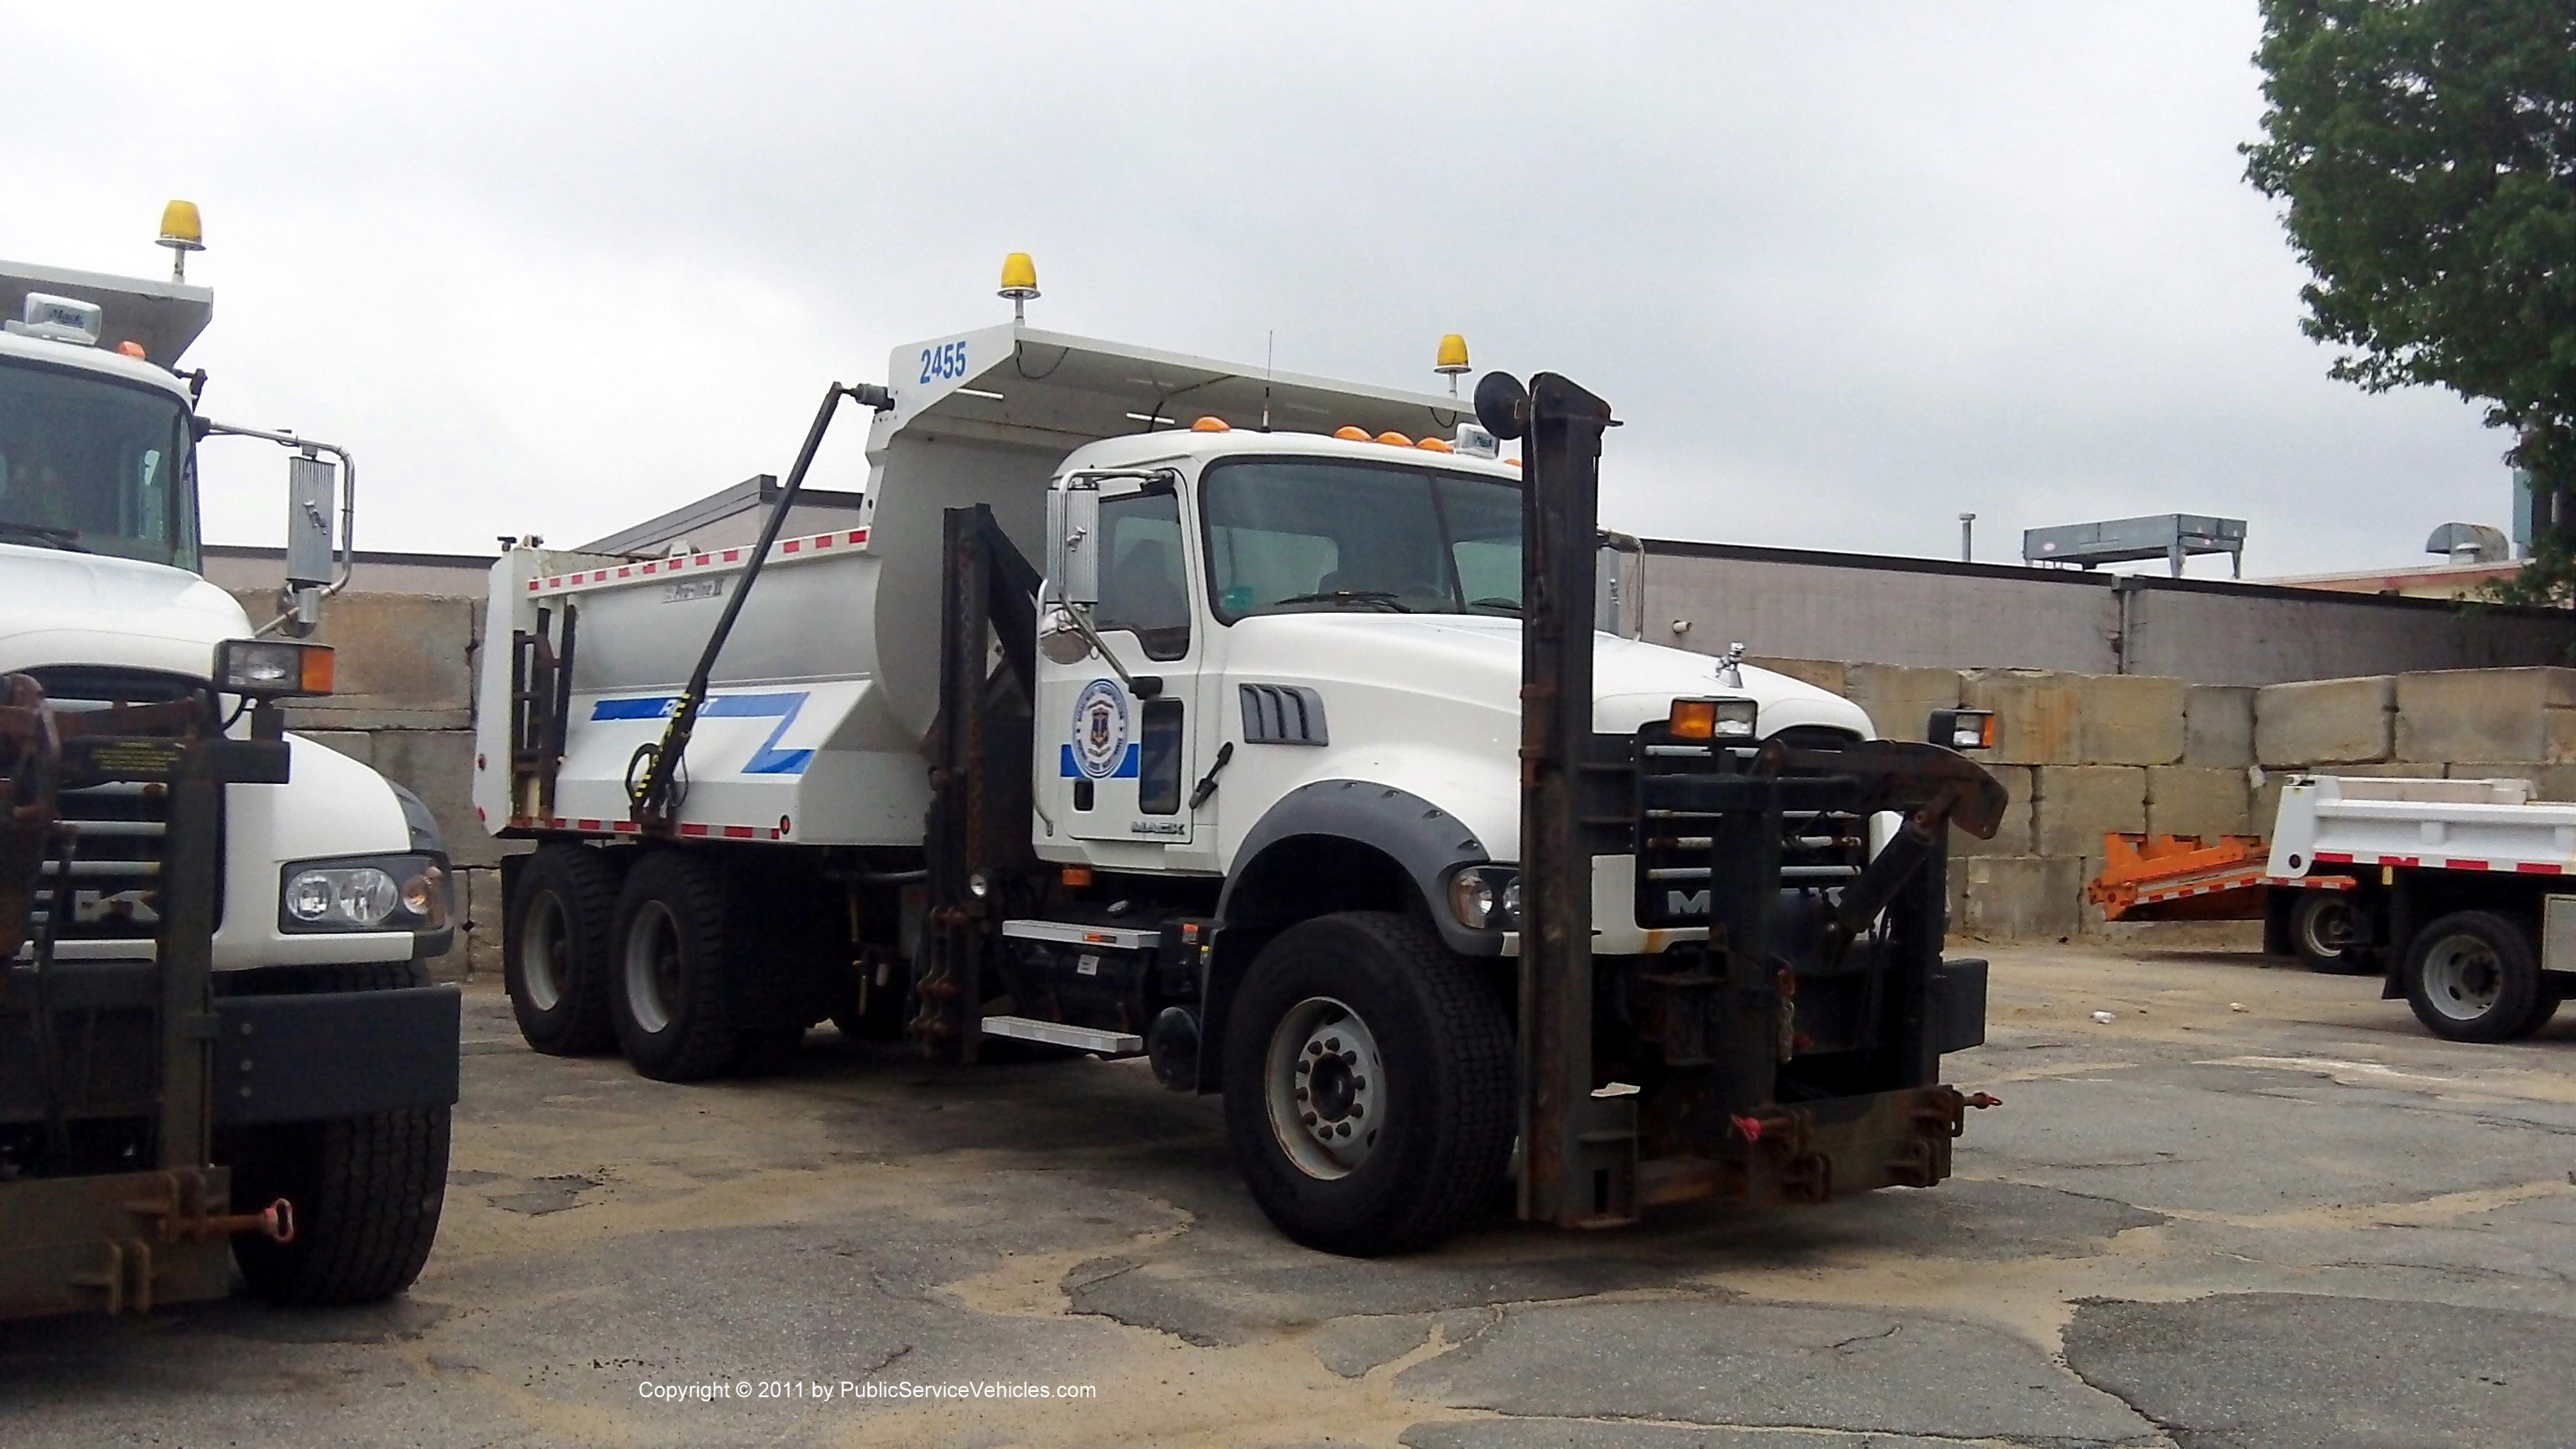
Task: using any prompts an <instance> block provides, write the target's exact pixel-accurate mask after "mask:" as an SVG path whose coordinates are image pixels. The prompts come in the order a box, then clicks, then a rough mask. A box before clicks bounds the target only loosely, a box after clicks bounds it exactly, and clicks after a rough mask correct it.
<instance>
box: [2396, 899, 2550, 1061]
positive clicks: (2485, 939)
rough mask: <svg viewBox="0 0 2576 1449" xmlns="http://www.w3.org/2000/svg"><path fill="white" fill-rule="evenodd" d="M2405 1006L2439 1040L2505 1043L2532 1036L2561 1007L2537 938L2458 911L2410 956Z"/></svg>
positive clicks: (2500, 919)
mask: <svg viewBox="0 0 2576 1449" xmlns="http://www.w3.org/2000/svg"><path fill="white" fill-rule="evenodd" d="M2406 1004H2407V1005H2409V1006H2411V1007H2413V1008H2414V1009H2415V1019H2416V1020H2417V1021H2420V1022H2422V1023H2424V1026H2425V1029H2426V1030H2428V1031H2431V1032H2432V1033H2433V1034H2434V1035H2436V1036H2440V1037H2445V1038H2447V1039H2449V1040H2451V1041H2472V1042H2499V1041H2511V1040H2513V1039H2515V1038H2516V1037H2522V1036H2528V1035H2530V1034H2531V1033H2532V1032H2534V1031H2537V1030H2539V1029H2540V1027H2541V1024H2542V1023H2544V1022H2546V1021H2547V1020H2548V1019H2549V1016H2550V1014H2551V1013H2552V1012H2554V1011H2556V1010H2557V1008H2558V993H2557V992H2556V991H2555V990H2554V989H2552V987H2551V985H2550V983H2548V982H2547V981H2545V980H2543V979H2542V977H2541V974H2540V961H2539V958H2538V956H2537V954H2536V953H2535V952H2534V951H2533V949H2532V942H2531V935H2530V933H2529V932H2528V931H2526V930H2524V929H2523V927H2522V925H2521V923H2520V922H2518V921H2515V920H2514V919H2513V918H2511V917H2509V916H2502V915H2498V914H2496V913H2495V912H2493V911H2454V912H2452V913H2451V914H2449V915H2447V916H2443V917H2440V918H2439V919H2437V920H2435V921H2434V922H2433V923H2432V924H2430V925H2428V926H2426V927H2425V928H2424V929H2423V930H2421V931H2419V932H2417V933H2416V935H2415V940H2414V943H2413V944H2412V945H2410V946H2408V947H2407V950H2406Z"/></svg>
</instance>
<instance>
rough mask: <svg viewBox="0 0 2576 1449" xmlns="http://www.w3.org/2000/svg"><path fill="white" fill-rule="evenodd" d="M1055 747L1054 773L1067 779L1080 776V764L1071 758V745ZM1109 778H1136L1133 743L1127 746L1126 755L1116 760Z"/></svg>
mask: <svg viewBox="0 0 2576 1449" xmlns="http://www.w3.org/2000/svg"><path fill="white" fill-rule="evenodd" d="M1056 749H1057V750H1058V751H1059V753H1058V754H1057V756H1056V773H1058V774H1060V775H1062V776H1064V778H1066V779H1068V780H1071V779H1074V778H1076V777H1078V776H1080V775H1081V774H1082V766H1081V764H1080V763H1078V762H1077V761H1076V760H1075V759H1074V758H1073V746H1071V745H1058V746H1056ZM1109 778H1110V779H1113V780H1133V779H1135V778H1136V747H1135V746H1134V745H1129V746H1128V747H1127V757H1126V758H1125V759H1122V760H1120V761H1119V762H1118V768H1117V769H1115V770H1112V771H1110V772H1109Z"/></svg>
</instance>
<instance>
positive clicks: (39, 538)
mask: <svg viewBox="0 0 2576 1449" xmlns="http://www.w3.org/2000/svg"><path fill="white" fill-rule="evenodd" d="M0 538H26V539H33V540H35V541H36V542H38V543H45V544H51V545H53V546H54V547H55V548H59V549H64V550H66V551H68V552H71V553H88V552H89V551H90V550H88V549H85V548H83V547H81V546H80V544H79V543H78V542H77V540H78V539H79V538H80V530H79V529H77V528H49V527H47V526H45V525H44V524H41V523H20V522H19V521H17V520H16V519H14V518H0Z"/></svg>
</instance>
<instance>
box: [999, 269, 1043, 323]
mask: <svg viewBox="0 0 2576 1449" xmlns="http://www.w3.org/2000/svg"><path fill="white" fill-rule="evenodd" d="M1037 294H1038V264H1037V263H1036V262H1034V261H1031V260H1029V254H1028V253H1027V252H1013V253H1011V254H1010V255H1009V256H1007V257H1004V258H1002V290H1001V292H1000V293H999V294H998V295H1000V296H1002V297H1006V298H1008V299H1010V303H1011V320H1012V321H1014V322H1026V321H1027V320H1029V317H1028V306H1029V302H1030V301H1031V299H1033V298H1035V297H1036V296H1037Z"/></svg>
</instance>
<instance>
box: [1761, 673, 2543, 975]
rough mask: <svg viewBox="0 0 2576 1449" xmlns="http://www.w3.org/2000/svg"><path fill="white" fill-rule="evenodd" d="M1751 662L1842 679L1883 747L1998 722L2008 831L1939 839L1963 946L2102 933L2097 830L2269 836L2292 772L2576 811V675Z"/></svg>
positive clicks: (1827, 683) (1998, 764)
mask: <svg viewBox="0 0 2576 1449" xmlns="http://www.w3.org/2000/svg"><path fill="white" fill-rule="evenodd" d="M1758 662H1760V663H1763V664H1764V665H1766V666H1767V667H1771V668H1776V669H1779V670H1780V672H1782V673H1785V674H1791V675H1794V676H1795V677H1797V678H1801V679H1805V680H1808V681H1810V682H1812V683H1815V684H1818V685H1821V686H1823V687H1825V688H1829V689H1831V688H1835V687H1836V685H1837V684H1839V685H1840V686H1841V692H1842V693H1844V694H1845V695H1847V696H1848V697H1850V698H1851V699H1852V700H1853V701H1854V702H1856V703H1859V704H1860V705H1862V707H1863V708H1865V709H1867V710H1868V711H1869V713H1870V718H1871V720H1872V721H1873V722H1874V723H1875V724H1876V725H1877V726H1878V728H1879V731H1880V732H1881V733H1882V734H1885V735H1888V736H1890V737H1892V738H1900V739H1902V738H1919V737H1920V735H1921V733H1922V729H1923V725H1924V722H1925V720H1926V718H1927V716H1928V715H1929V714H1930V712H1931V710H1932V709H1934V708H1941V707H1947V706H1950V705H1964V706H1967V707H1970V708H1976V709H1990V710H1993V711H1994V712H1995V714H1996V716H1997V719H1998V721H1999V725H2000V731H2001V738H2000V740H1999V742H1998V745H1997V748H1996V750H1995V751H1994V753H1993V755H1992V757H1991V758H1989V759H1987V760H1986V761H1984V763H1985V764H1986V765H1987V767H1988V768H1989V769H1990V770H1992V771H1993V773H1994V775H1995V777H1996V778H1997V779H1998V780H2000V781H2002V782H2003V785H2004V788H2005V790H2006V792H2007V793H2008V794H2009V796H2010V799H2011V804H2010V806H2009V807H2008V808H2007V809H2006V811H2005V814H2004V821H2003V827H2002V828H2001V829H2000V830H1999V831H1997V832H1996V835H1995V838H1994V839H1993V840H1991V841H1980V840H1976V839H1974V838H1972V837H1970V836H1968V835H1966V834H1965V833H1962V832H1953V834H1952V838H1951V879H1950V897H1951V919H1952V921H1953V923H1954V928H1955V929H1957V930H1958V931H1960V932H1961V933H1963V934H1965V935H1968V936H1971V937H1984V938H1988V939H2024V938H2064V937H2073V936H2076V935H2079V934H2084V933H2092V932H2101V931H2104V930H2105V928H2106V926H2109V925H2110V923H2106V922H2104V921H2103V920H2102V919H2101V915H2100V913H2099V912H2098V911H2096V910H2094V909H2093V908H2092V907H2091V906H2089V905H2087V904H2085V903H2084V900H2083V888H2084V885H2085V883H2086V882H2087V881H2090V880H2092V879H2093V878H2094V877H2095V876H2096V875H2098V874H2099V873H2100V872H2101V869H2102V865H2103V853H2102V852H2103V846H2102V837H2103V835H2104V834H2105V833H2107V832H2113V831H2143V832H2149V833H2154V834H2169V835H2196V836H2200V837H2202V838H2203V839H2209V840H2214V839H2215V838H2216V837H2218V836H2222V835H2267V834H2269V833H2270V831H2271V827H2272V819H2273V816H2274V814H2275V813H2276V812H2277V810H2278V808H2279V805H2280V794H2281V786H2282V784H2283V782H2284V781H2285V780H2287V779H2288V778H2290V777H2292V776H2295V775H2298V774H2303V773H2313V772H2331V773H2336V774H2345V775H2400V776H2419V777H2430V778H2441V777H2448V778H2451V779H2479V778H2488V777H2504V778H2514V779H2526V780H2531V781H2533V782H2534V783H2535V784H2536V785H2537V786H2538V793H2539V798H2541V799H2548V800H2576V669H2564V668H2550V667H2534V668H2516V669H2460V670H2436V671H2427V672H2422V673H2414V674H2381V675H2368V676H2363V677H2360V678H2354V679H2322V680H2306V681H2300V682H2297V683H2290V684H2273V685H2265V686H2260V687H2253V686H2243V685H2211V684H2192V683H2188V682H2186V681H2183V680H2179V679H2168V678H2156V677H2151V676H2141V675H2100V674H2073V673H2066V672H2061V671H2053V670H2031V669H1998V670H1956V671H1953V670H1928V669H1900V668H1897V667H1896V666H1892V665H1871V664H1840V663H1817V662H1815V661H1796V660H1783V661H1771V660H1764V661H1758ZM2135 929H2137V928H2132V927H2128V926H2125V925H2122V926H2117V927H2113V928H2112V930H2113V933H2114V934H2123V935H2127V934H2133V933H2134V930H2135ZM2145 929H2149V930H2153V929H2157V928H2152V927H2150V928H2145Z"/></svg>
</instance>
